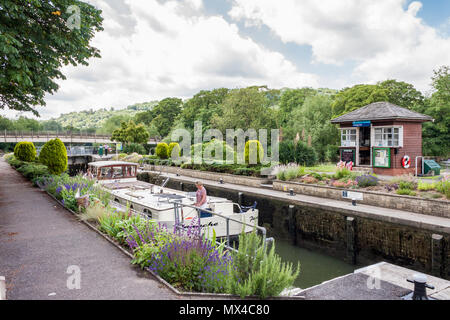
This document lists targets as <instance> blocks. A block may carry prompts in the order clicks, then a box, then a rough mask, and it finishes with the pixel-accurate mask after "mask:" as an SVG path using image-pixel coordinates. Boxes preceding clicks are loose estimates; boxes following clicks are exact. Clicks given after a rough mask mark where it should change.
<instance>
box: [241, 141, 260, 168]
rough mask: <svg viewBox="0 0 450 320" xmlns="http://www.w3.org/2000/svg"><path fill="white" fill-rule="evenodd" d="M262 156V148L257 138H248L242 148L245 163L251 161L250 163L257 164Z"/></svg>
mask: <svg viewBox="0 0 450 320" xmlns="http://www.w3.org/2000/svg"><path fill="white" fill-rule="evenodd" d="M255 153H256V154H255ZM263 157H264V149H263V147H262V145H261V143H260V142H259V141H258V140H249V141H247V142H246V143H245V149H244V159H245V163H250V162H251V163H250V164H258V163H261V161H262V160H263ZM255 160H256V163H255Z"/></svg>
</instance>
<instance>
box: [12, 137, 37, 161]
mask: <svg viewBox="0 0 450 320" xmlns="http://www.w3.org/2000/svg"><path fill="white" fill-rule="evenodd" d="M14 156H15V157H16V158H17V159H19V160H21V161H27V162H32V161H34V159H36V148H35V146H34V144H33V142H28V141H22V142H19V143H18V144H16V146H15V147H14Z"/></svg>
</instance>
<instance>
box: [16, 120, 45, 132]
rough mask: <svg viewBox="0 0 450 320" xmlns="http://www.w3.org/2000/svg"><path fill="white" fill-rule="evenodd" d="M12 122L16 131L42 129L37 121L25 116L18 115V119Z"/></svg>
mask: <svg viewBox="0 0 450 320" xmlns="http://www.w3.org/2000/svg"><path fill="white" fill-rule="evenodd" d="M13 124H14V130H18V131H40V130H41V129H42V126H41V124H40V123H39V121H37V120H35V119H29V118H26V117H20V118H19V119H17V120H15V121H13Z"/></svg>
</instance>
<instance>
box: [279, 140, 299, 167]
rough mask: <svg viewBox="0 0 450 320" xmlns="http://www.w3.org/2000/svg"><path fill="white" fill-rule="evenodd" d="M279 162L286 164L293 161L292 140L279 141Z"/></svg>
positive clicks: (293, 149)
mask: <svg viewBox="0 0 450 320" xmlns="http://www.w3.org/2000/svg"><path fill="white" fill-rule="evenodd" d="M278 155H279V159H280V163H283V164H288V163H293V162H295V148H294V143H293V142H292V141H281V142H280V144H279V151H278Z"/></svg>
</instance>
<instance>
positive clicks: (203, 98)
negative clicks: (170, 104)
mask: <svg viewBox="0 0 450 320" xmlns="http://www.w3.org/2000/svg"><path fill="white" fill-rule="evenodd" d="M228 92H229V89H225V88H220V89H214V90H211V91H207V90H202V91H200V92H199V93H197V94H196V95H194V96H193V97H192V98H191V99H189V100H188V101H186V103H185V104H184V107H183V111H182V114H181V116H182V119H183V123H184V125H185V127H186V128H189V129H193V128H194V121H202V123H203V129H204V130H206V129H208V128H209V125H210V120H211V118H212V116H213V115H214V114H217V113H219V112H220V105H221V104H222V102H223V101H224V100H225V98H226V96H227V94H228Z"/></svg>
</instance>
